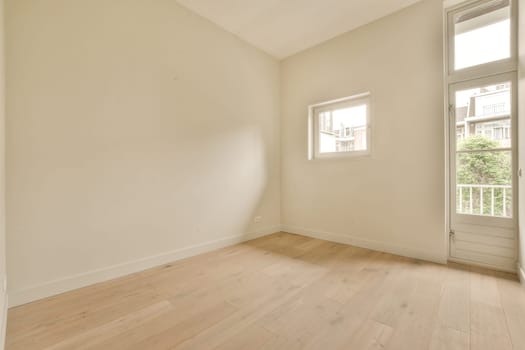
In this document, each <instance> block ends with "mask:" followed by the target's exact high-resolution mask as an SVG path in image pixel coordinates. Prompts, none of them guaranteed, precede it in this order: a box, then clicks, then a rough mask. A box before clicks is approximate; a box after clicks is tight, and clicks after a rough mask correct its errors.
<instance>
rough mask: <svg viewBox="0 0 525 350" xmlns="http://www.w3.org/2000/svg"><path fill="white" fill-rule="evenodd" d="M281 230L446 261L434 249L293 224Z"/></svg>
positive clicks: (444, 257) (404, 254)
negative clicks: (424, 249)
mask: <svg viewBox="0 0 525 350" xmlns="http://www.w3.org/2000/svg"><path fill="white" fill-rule="evenodd" d="M281 231H283V232H288V233H295V234H298V235H302V236H307V237H311V238H317V239H322V240H325V241H331V242H337V243H342V244H348V245H352V246H356V247H361V248H367V249H371V250H376V251H380V252H385V253H390V254H394V255H401V256H405V257H409V258H415V259H421V260H425V261H431V262H435V263H438V264H446V263H447V254H446V252H443V253H442V254H439V253H436V252H435V251H423V250H420V249H415V248H409V247H405V246H400V245H395V244H391V243H386V242H380V241H374V240H369V239H364V238H360V237H355V236H351V235H344V234H340V233H332V232H323V231H320V230H310V229H305V228H300V227H295V226H288V225H283V226H282V227H281Z"/></svg>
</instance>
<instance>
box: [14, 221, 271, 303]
mask: <svg viewBox="0 0 525 350" xmlns="http://www.w3.org/2000/svg"><path fill="white" fill-rule="evenodd" d="M279 231H280V226H273V227H268V228H265V229H261V230H258V231H256V232H252V233H249V234H245V235H240V236H231V237H226V238H221V239H218V240H215V241H210V242H205V243H201V244H196V245H193V246H189V247H185V248H181V249H177V250H174V251H171V252H166V253H162V254H158V255H155V256H150V257H146V258H142V259H138V260H135V261H130V262H126V263H122V264H118V265H113V266H109V267H105V268H102V269H97V270H93V271H89V272H84V273H80V274H77V275H73V276H68V277H65V278H60V279H57V280H54V281H50V282H47V283H44V284H40V285H36V286H33V287H30V288H25V289H21V290H12V291H9V307H15V306H19V305H22V304H27V303H29V302H32V301H35V300H39V299H43V298H46V297H50V296H53V295H57V294H60V293H64V292H68V291H71V290H74V289H78V288H82V287H86V286H89V285H92V284H95V283H100V282H104V281H108V280H111V279H114V278H118V277H122V276H126V275H129V274H132V273H135V272H140V271H144V270H147V269H149V268H152V267H156V266H160V265H163V264H167V263H170V262H174V261H177V260H181V259H184V258H188V257H191V256H195V255H199V254H203V253H206V252H209V251H212V250H217V249H220V248H224V247H227V246H231V245H234V244H238V243H241V242H245V241H249V240H252V239H255V238H258V237H262V236H266V235H269V234H272V233H275V232H279Z"/></svg>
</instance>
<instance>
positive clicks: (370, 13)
mask: <svg viewBox="0 0 525 350" xmlns="http://www.w3.org/2000/svg"><path fill="white" fill-rule="evenodd" d="M176 1H177V2H178V3H180V4H181V5H183V6H184V7H186V8H188V9H190V10H191V11H193V12H195V13H197V14H199V15H201V16H203V17H205V18H207V19H209V20H210V21H212V22H214V23H215V24H217V25H219V26H220V27H222V28H224V29H226V30H227V31H229V32H231V33H234V34H236V35H237V36H239V37H240V38H242V39H244V40H246V41H247V42H249V43H250V44H252V45H254V46H256V47H258V48H260V49H262V50H264V51H266V52H267V53H269V54H270V55H272V56H274V57H276V58H279V59H282V58H285V57H288V56H290V55H293V54H295V53H297V52H299V51H302V50H305V49H307V48H309V47H312V46H315V45H317V44H319V43H321V42H323V41H326V40H328V39H331V38H333V37H335V36H337V35H339V34H342V33H345V32H348V31H350V30H352V29H355V28H357V27H359V26H362V25H364V24H366V23H370V22H372V21H374V20H376V19H378V18H381V17H383V16H386V15H388V14H391V13H393V12H396V11H398V10H400V9H402V8H404V7H407V6H409V5H412V4H414V3H416V2H418V1H420V0H176Z"/></svg>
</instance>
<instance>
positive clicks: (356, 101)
mask: <svg viewBox="0 0 525 350" xmlns="http://www.w3.org/2000/svg"><path fill="white" fill-rule="evenodd" d="M370 95H371V94H370V91H368V92H363V93H358V94H355V95H352V96H348V97H343V98H338V99H335V100H331V101H326V102H321V103H315V104H312V105H309V106H308V139H307V141H308V150H307V151H308V155H307V157H308V160H318V159H334V158H335V159H337V158H339V159H341V158H348V157H350V158H352V157H367V156H370V155H371V145H372V142H371V138H372V135H371V134H372V131H371V128H372V126H371V124H372V121H371V114H372V112H371V108H372V106H371V105H372V103H371V98H370ZM359 105H366V126H365V129H366V150H360V151H344V152H328V153H320V152H319V119H318V118H319V112H323V111H331V110H334V109H337V108H343V107H344V108H346V107H352V106H359Z"/></svg>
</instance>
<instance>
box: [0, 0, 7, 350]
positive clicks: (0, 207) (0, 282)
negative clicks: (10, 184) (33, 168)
mask: <svg viewBox="0 0 525 350" xmlns="http://www.w3.org/2000/svg"><path fill="white" fill-rule="evenodd" d="M5 279H6V257H5V59H4V0H0V349H3V348H4V339H5V325H6V324H5V321H6V316H7V313H6V312H4V311H5V307H6V302H7V299H6V298H7V294H6V293H5V292H6V291H5V290H4V289H5Z"/></svg>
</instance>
